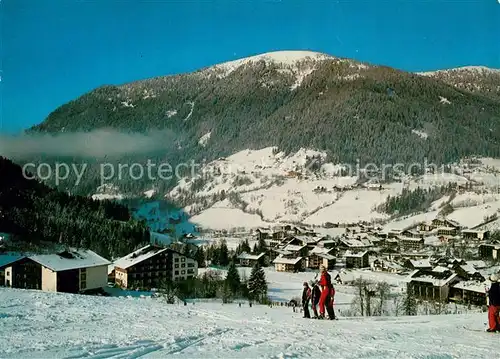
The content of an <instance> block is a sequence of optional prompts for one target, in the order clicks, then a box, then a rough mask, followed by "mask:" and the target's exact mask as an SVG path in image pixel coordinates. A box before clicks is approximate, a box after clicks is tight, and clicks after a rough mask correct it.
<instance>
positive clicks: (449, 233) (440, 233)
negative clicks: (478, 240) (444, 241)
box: [437, 227, 459, 237]
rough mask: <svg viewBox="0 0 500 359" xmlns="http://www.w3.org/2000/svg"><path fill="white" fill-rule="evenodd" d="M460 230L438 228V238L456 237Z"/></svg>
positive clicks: (455, 228)
mask: <svg viewBox="0 0 500 359" xmlns="http://www.w3.org/2000/svg"><path fill="white" fill-rule="evenodd" d="M458 231H459V229H458V228H457V227H438V229H437V235H438V236H452V237H453V236H456V235H457V234H458Z"/></svg>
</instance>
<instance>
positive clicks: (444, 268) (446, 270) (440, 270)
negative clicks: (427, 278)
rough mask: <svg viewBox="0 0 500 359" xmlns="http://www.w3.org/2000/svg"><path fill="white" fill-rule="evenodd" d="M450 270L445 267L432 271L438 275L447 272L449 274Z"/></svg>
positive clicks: (435, 268)
mask: <svg viewBox="0 0 500 359" xmlns="http://www.w3.org/2000/svg"><path fill="white" fill-rule="evenodd" d="M449 270H450V268H446V267H443V266H437V267H434V268H432V271H433V272H436V273H445V272H448V271H449Z"/></svg>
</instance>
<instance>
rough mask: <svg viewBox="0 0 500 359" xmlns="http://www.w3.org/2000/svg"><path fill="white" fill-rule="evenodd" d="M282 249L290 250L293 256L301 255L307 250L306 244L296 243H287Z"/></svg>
mask: <svg viewBox="0 0 500 359" xmlns="http://www.w3.org/2000/svg"><path fill="white" fill-rule="evenodd" d="M283 250H284V251H286V252H290V253H291V255H292V256H294V257H301V256H302V255H303V254H306V252H307V251H308V249H307V246H304V245H296V244H287V245H286V246H285V247H283Z"/></svg>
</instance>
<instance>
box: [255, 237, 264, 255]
mask: <svg viewBox="0 0 500 359" xmlns="http://www.w3.org/2000/svg"><path fill="white" fill-rule="evenodd" d="M266 251H267V244H266V241H265V240H264V238H262V237H260V238H259V241H258V242H257V251H256V252H255V254H260V253H266Z"/></svg>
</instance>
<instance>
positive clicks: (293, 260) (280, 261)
mask: <svg viewBox="0 0 500 359" xmlns="http://www.w3.org/2000/svg"><path fill="white" fill-rule="evenodd" d="M301 260H302V257H298V258H284V257H281V256H280V257H276V258H275V259H274V261H273V263H274V264H293V265H295V264H297V263H299V262H300V261H301Z"/></svg>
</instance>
